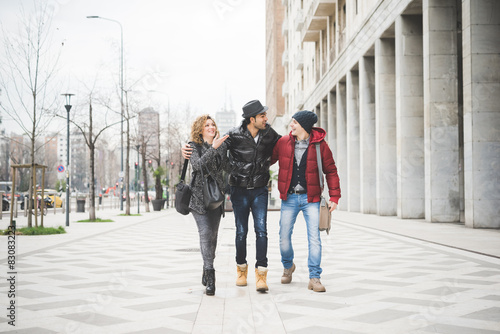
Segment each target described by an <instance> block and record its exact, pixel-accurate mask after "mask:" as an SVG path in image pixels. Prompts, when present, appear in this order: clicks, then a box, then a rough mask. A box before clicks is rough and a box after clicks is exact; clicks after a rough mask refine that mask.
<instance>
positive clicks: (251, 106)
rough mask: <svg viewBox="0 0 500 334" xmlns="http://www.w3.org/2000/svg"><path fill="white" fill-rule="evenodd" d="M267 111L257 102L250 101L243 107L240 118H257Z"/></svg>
mask: <svg viewBox="0 0 500 334" xmlns="http://www.w3.org/2000/svg"><path fill="white" fill-rule="evenodd" d="M267 109H269V108H268V107H266V106H263V105H262V103H260V101H259V100H252V101H250V102H247V104H245V105H244V106H243V115H241V116H242V117H243V118H248V117H254V116H257V115H258V114H262V113H263V112H266V110H267Z"/></svg>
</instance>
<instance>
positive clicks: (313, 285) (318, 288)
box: [307, 277, 326, 292]
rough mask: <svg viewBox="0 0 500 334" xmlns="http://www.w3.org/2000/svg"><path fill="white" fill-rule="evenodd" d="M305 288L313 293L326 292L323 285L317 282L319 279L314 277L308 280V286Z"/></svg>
mask: <svg viewBox="0 0 500 334" xmlns="http://www.w3.org/2000/svg"><path fill="white" fill-rule="evenodd" d="M307 288H308V289H309V290H313V291H314V292H325V291H326V289H325V287H324V286H323V284H321V281H320V280H319V278H316V277H315V278H311V279H310V280H309V286H308V287H307Z"/></svg>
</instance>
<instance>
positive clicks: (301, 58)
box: [294, 50, 304, 70]
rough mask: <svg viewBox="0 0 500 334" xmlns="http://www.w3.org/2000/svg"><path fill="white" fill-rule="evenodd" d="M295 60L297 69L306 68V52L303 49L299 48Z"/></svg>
mask: <svg viewBox="0 0 500 334" xmlns="http://www.w3.org/2000/svg"><path fill="white" fill-rule="evenodd" d="M294 61H295V69H297V70H301V69H302V68H304V54H303V52H302V50H299V51H298V52H297V54H296V55H295V58H294Z"/></svg>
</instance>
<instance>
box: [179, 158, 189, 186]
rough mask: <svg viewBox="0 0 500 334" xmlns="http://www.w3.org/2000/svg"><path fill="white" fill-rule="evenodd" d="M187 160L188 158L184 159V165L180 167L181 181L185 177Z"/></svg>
mask: <svg viewBox="0 0 500 334" xmlns="http://www.w3.org/2000/svg"><path fill="white" fill-rule="evenodd" d="M188 162H189V161H188V159H184V166H183V167H182V174H181V181H184V178H185V177H186V171H187V167H188Z"/></svg>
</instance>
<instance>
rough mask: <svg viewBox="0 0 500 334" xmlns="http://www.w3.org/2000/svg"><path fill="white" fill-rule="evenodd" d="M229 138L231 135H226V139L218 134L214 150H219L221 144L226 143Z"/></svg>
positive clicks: (213, 143)
mask: <svg viewBox="0 0 500 334" xmlns="http://www.w3.org/2000/svg"><path fill="white" fill-rule="evenodd" d="M227 138H229V135H225V136H224V137H222V138H219V134H217V136H216V137H215V138H214V141H213V142H212V147H213V148H214V149H217V148H219V146H221V144H222V143H223V142H225V141H226V139H227Z"/></svg>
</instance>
